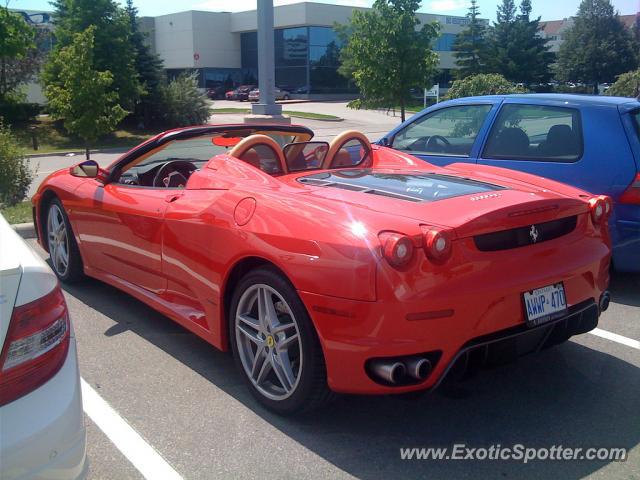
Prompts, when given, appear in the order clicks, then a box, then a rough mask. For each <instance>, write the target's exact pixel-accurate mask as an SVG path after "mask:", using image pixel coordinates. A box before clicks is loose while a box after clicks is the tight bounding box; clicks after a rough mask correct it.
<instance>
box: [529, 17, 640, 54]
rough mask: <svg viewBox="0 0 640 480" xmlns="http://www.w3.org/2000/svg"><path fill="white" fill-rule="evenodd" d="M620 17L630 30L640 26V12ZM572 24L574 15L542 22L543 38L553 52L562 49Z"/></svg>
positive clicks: (541, 32) (541, 33)
mask: <svg viewBox="0 0 640 480" xmlns="http://www.w3.org/2000/svg"><path fill="white" fill-rule="evenodd" d="M618 18H619V19H620V21H621V22H622V24H623V25H624V26H625V27H626V28H628V29H629V30H633V29H634V28H635V26H636V25H638V28H640V12H639V13H638V14H637V15H620V16H619V17H618ZM572 26H573V18H572V17H570V18H563V19H562V20H549V21H546V22H540V27H541V31H540V35H541V36H542V38H545V39H547V45H549V47H550V49H549V50H550V51H551V52H553V53H558V52H559V51H560V45H562V43H563V42H564V37H565V34H566V32H567V30H569V29H570V28H571V27H572Z"/></svg>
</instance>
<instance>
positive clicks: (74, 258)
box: [43, 198, 85, 283]
mask: <svg viewBox="0 0 640 480" xmlns="http://www.w3.org/2000/svg"><path fill="white" fill-rule="evenodd" d="M54 208H57V209H58V211H59V212H60V216H61V218H62V222H63V223H64V228H65V231H66V238H67V242H68V263H67V268H66V270H63V269H62V268H61V267H60V266H59V264H58V263H57V262H56V261H55V260H54V258H51V267H52V269H53V271H54V273H55V274H56V275H57V277H58V278H59V279H60V281H62V282H64V283H74V282H78V281H80V280H82V279H84V278H85V275H84V267H83V264H82V257H81V256H80V250H79V249H78V244H77V243H76V238H75V236H74V234H73V229H72V228H71V223H70V222H69V217H67V212H66V211H65V209H64V207H63V206H62V202H61V201H60V200H59V199H58V198H53V199H52V200H51V201H50V202H49V203H48V205H47V209H46V214H45V215H44V218H43V227H44V228H43V231H44V234H45V238H44V241H45V242H47V248H48V249H49V254H50V256H51V254H52V251H51V246H50V245H51V243H50V242H51V240H50V232H49V227H50V225H49V216H50V215H51V211H52V210H53V209H54Z"/></svg>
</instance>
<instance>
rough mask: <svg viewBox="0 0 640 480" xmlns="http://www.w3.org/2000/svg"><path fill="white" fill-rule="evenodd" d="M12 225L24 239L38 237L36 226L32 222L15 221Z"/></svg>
mask: <svg viewBox="0 0 640 480" xmlns="http://www.w3.org/2000/svg"><path fill="white" fill-rule="evenodd" d="M11 227H12V228H13V229H14V230H15V231H16V233H17V234H18V235H20V236H21V237H22V238H24V239H28V238H36V228H35V226H34V225H33V222H31V223H15V224H13V225H11Z"/></svg>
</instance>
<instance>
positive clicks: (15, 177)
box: [0, 119, 33, 206]
mask: <svg viewBox="0 0 640 480" xmlns="http://www.w3.org/2000/svg"><path fill="white" fill-rule="evenodd" d="M32 180H33V175H32V173H31V171H30V170H29V165H28V164H27V161H26V160H25V159H24V156H23V154H22V150H21V149H20V147H19V146H18V142H17V141H16V139H15V138H14V137H13V135H12V134H11V131H10V130H9V129H8V128H7V127H5V126H4V125H3V124H2V119H0V204H1V205H8V206H11V205H15V204H16V203H18V202H21V201H22V200H23V199H24V197H25V196H26V195H27V192H28V191H29V185H31V181H32Z"/></svg>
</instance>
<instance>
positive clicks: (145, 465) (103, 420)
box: [80, 378, 182, 480]
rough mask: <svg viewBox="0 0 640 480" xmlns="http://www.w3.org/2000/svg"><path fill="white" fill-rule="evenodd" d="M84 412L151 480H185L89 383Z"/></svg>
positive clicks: (84, 391) (84, 387) (85, 386)
mask: <svg viewBox="0 0 640 480" xmlns="http://www.w3.org/2000/svg"><path fill="white" fill-rule="evenodd" d="M80 382H81V384H82V401H83V403H84V411H85V413H86V414H87V415H88V416H89V418H90V419H91V420H93V422H94V423H95V424H96V425H97V426H98V427H99V428H100V430H102V431H103V432H104V433H105V435H106V436H107V437H108V438H109V440H111V442H113V444H114V445H115V446H116V447H117V448H118V450H120V451H121V452H122V454H123V455H124V456H125V457H127V459H128V460H129V461H130V462H131V463H132V464H133V466H134V467H136V468H137V469H138V471H139V472H140V473H141V474H142V475H143V476H144V478H148V479H154V480H155V479H159V478H161V479H163V480H182V477H181V476H180V474H178V472H176V471H175V470H174V469H173V467H172V466H171V465H169V463H168V462H167V461H166V460H165V459H164V458H162V456H161V455H160V454H159V453H158V452H157V451H155V450H154V448H153V447H152V446H151V445H149V444H148V443H147V442H146V441H145V440H144V439H143V438H142V437H141V436H140V434H139V433H138V432H136V431H135V430H134V429H133V428H132V427H131V425H129V424H128V423H127V422H126V421H125V420H124V419H123V418H122V417H121V416H120V415H118V413H117V412H116V411H115V410H114V409H113V408H111V407H110V406H109V404H108V403H107V402H106V401H105V400H104V399H103V398H102V397H101V396H100V395H99V394H98V392H96V391H95V390H94V389H93V388H92V387H91V386H90V385H89V384H88V383H87V382H86V381H85V380H84V378H81V379H80Z"/></svg>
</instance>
